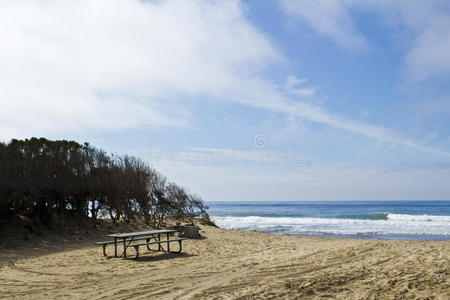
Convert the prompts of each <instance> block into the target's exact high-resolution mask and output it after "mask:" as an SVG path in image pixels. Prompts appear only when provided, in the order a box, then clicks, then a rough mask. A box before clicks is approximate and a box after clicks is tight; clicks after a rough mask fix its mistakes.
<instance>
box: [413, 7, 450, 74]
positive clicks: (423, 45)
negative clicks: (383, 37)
mask: <svg viewBox="0 0 450 300" xmlns="http://www.w3.org/2000/svg"><path fill="white" fill-rule="evenodd" d="M406 66H407V72H409V75H410V76H412V78H413V79H416V80H423V79H428V78H430V77H436V76H437V77H439V76H445V75H449V74H450V14H449V15H447V16H446V17H443V16H437V17H436V18H434V19H433V20H431V21H430V23H429V24H428V25H427V26H426V27H425V28H424V29H423V30H422V31H420V32H419V34H418V37H417V39H416V40H415V41H414V43H413V47H412V49H411V50H410V51H409V53H408V55H407V57H406Z"/></svg>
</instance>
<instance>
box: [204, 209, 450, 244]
mask: <svg viewBox="0 0 450 300" xmlns="http://www.w3.org/2000/svg"><path fill="white" fill-rule="evenodd" d="M207 205H208V206H209V207H210V209H209V210H208V213H209V215H210V216H211V218H212V220H213V221H214V222H215V223H216V224H217V225H218V226H219V227H221V228H227V229H239V230H257V231H263V232H268V233H277V234H289V235H299V236H323V237H353V238H370V239H401V240H450V201H320V202H317V201H314V202H313V201H310V202H279V201H277V202H275V201H274V202H238V201H230V202H207Z"/></svg>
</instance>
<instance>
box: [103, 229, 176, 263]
mask: <svg viewBox="0 0 450 300" xmlns="http://www.w3.org/2000/svg"><path fill="white" fill-rule="evenodd" d="M175 232H178V231H177V230H176V229H160V230H146V231H138V232H125V233H113V234H108V235H107V237H110V238H113V239H114V240H113V241H106V242H97V243H96V244H97V245H102V246H103V255H104V256H107V255H106V245H109V244H114V257H117V246H118V245H119V244H120V243H122V244H123V252H122V254H121V255H120V256H123V257H124V258H126V257H127V249H128V248H129V247H133V248H134V249H135V251H136V258H138V257H139V247H140V246H146V247H147V249H148V250H149V251H164V252H171V253H180V252H181V249H182V247H181V241H183V240H185V238H172V239H171V238H170V235H171V234H173V233H175ZM161 235H165V236H166V239H161ZM142 240H145V242H142V243H134V242H136V241H142ZM173 242H177V243H178V246H179V248H178V251H171V250H170V243H173ZM163 244H164V245H165V246H166V249H164V247H163ZM151 245H157V246H158V249H156V250H154V249H151V248H150V246H151Z"/></svg>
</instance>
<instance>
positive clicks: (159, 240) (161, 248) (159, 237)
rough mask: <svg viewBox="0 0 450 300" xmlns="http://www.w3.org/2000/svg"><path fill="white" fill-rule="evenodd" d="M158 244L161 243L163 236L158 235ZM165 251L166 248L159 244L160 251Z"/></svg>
mask: <svg viewBox="0 0 450 300" xmlns="http://www.w3.org/2000/svg"><path fill="white" fill-rule="evenodd" d="M158 242H161V234H160V233H158ZM161 250H162V251H164V248H163V247H162V246H161V243H158V251H161Z"/></svg>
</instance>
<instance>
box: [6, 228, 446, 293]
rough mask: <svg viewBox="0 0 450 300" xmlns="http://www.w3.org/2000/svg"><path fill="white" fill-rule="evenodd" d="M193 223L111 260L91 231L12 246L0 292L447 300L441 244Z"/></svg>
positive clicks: (438, 242) (444, 256)
mask: <svg viewBox="0 0 450 300" xmlns="http://www.w3.org/2000/svg"><path fill="white" fill-rule="evenodd" d="M200 228H201V231H200V233H201V235H202V236H203V238H202V239H198V240H188V241H185V243H183V253H182V254H181V255H176V254H163V253H159V252H147V251H145V252H144V253H140V258H139V259H138V260H134V259H121V258H111V259H109V258H105V257H103V256H102V253H101V252H102V250H101V247H95V246H94V245H92V244H90V245H89V243H90V242H91V240H92V241H93V240H96V241H98V240H101V239H99V238H98V237H96V236H92V237H91V238H90V239H86V240H83V241H82V242H81V244H82V245H78V244H77V241H70V242H68V243H66V244H64V243H61V241H58V243H59V244H57V245H54V246H55V247H56V248H57V246H58V245H59V248H57V249H53V250H52V251H47V252H46V253H44V254H42V255H37V256H26V255H23V253H22V254H20V251H18V252H17V251H16V256H15V257H11V256H10V257H9V258H8V262H7V263H2V264H1V265H0V283H1V285H2V291H3V292H2V295H3V296H4V297H7V298H18V299H19V298H24V297H25V298H33V299H43V298H49V297H50V298H60V297H65V298H90V299H100V298H102V297H113V296H114V298H118V299H125V298H133V299H134V298H148V297H157V298H160V299H211V298H219V299H236V298H241V299H254V298H262V299H265V298H277V299H293V298H306V299H314V298H320V297H333V298H341V299H345V298H346V299H374V298H376V297H379V298H383V299H385V298H386V299H394V298H396V299H406V298H408V299H410V298H412V299H415V298H426V297H430V298H432V297H435V298H436V299H445V298H446V297H448V293H449V291H450V266H449V265H448V261H450V243H449V242H448V241H405V240H369V239H354V238H328V237H298V236H289V235H279V234H269V233H264V232H256V231H238V230H232V229H222V228H214V227H210V226H200ZM50 244H52V242H51V241H48V243H47V245H50ZM77 245H78V246H79V247H76V246H77ZM13 250H14V249H13ZM36 250H37V249H36V248H33V247H30V249H28V251H30V252H31V253H33V251H34V252H35V251H36ZM109 251H110V253H111V248H110V249H109ZM25 252H26V251H25ZM13 254H14V251H12V255H13ZM1 257H2V258H5V253H2V254H1ZM4 262H5V261H4Z"/></svg>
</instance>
